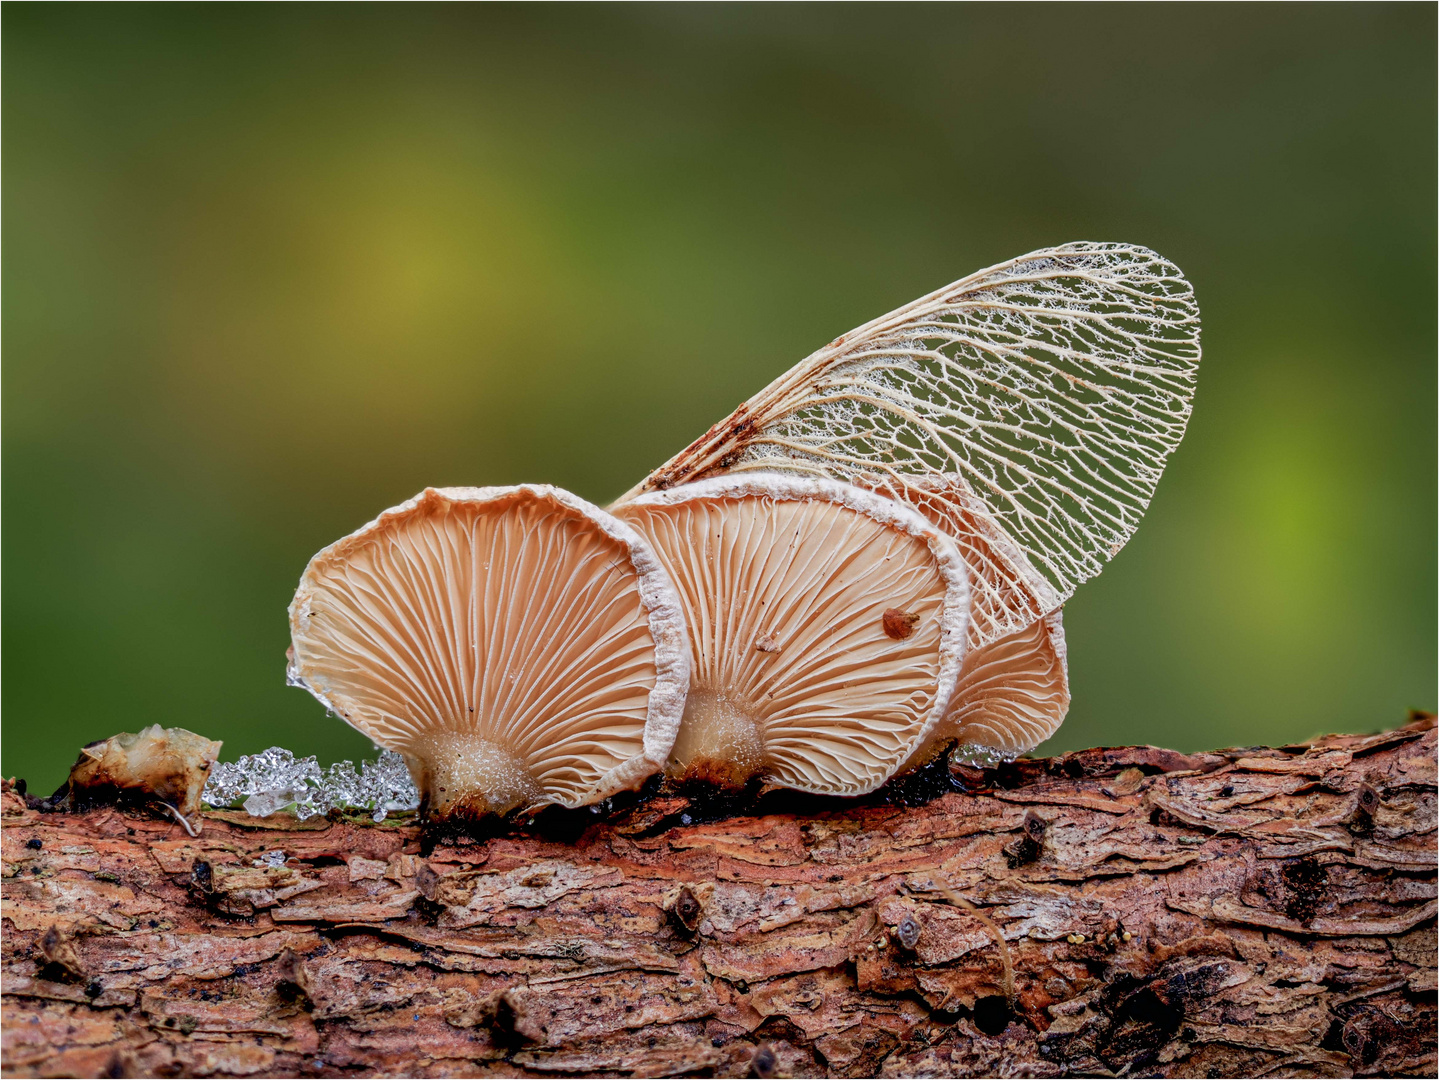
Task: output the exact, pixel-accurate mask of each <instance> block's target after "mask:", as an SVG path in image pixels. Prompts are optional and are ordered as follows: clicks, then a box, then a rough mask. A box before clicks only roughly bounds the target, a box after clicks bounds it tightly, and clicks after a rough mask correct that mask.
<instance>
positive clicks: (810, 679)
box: [616, 474, 969, 795]
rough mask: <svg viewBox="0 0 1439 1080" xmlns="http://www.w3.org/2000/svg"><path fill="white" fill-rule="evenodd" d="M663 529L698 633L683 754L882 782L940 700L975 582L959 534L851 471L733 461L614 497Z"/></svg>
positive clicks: (944, 700) (644, 523) (663, 544)
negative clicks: (835, 475)
mask: <svg viewBox="0 0 1439 1080" xmlns="http://www.w3.org/2000/svg"><path fill="white" fill-rule="evenodd" d="M616 514H617V515H619V516H620V517H622V518H623V519H624V520H626V521H628V522H629V523H631V524H632V525H634V527H635V529H636V530H638V531H639V532H640V533H641V534H642V535H644V536H645V537H646V538H647V539H648V540H649V541H650V542H651V543H652V544H653V545H654V547H655V550H656V552H657V553H658V555H659V557H660V560H661V561H662V562H663V563H664V565H665V567H666V569H667V570H668V571H669V573H670V577H671V578H672V580H673V581H674V583H675V587H676V589H677V590H678V591H679V594H680V597H681V600H682V602H683V604H684V608H685V613H686V615H687V617H688V621H689V630H690V640H691V642H692V646H693V649H694V656H693V663H692V671H693V675H692V680H691V686H690V696H689V703H688V706H687V707H686V710H685V715H684V722H683V723H682V724H681V726H680V734H679V738H678V739H677V740H676V743H675V750H674V754H673V763H672V766H671V770H672V771H673V772H676V773H678V774H679V775H681V776H684V777H687V778H691V779H704V780H709V781H711V782H715V783H719V784H721V785H724V786H730V787H735V786H741V785H743V784H744V783H745V782H746V781H747V780H749V779H750V778H752V777H754V776H756V775H763V776H766V777H768V778H770V779H772V780H775V781H777V782H779V783H781V784H784V785H786V786H788V787H793V788H798V789H800V790H803V791H812V792H818V793H823V794H836V795H858V794H863V793H864V792H866V791H872V790H873V789H874V788H876V787H878V786H879V785H880V784H882V783H884V781H885V780H887V779H888V778H889V776H890V775H891V774H892V773H893V772H894V770H895V768H896V767H897V766H898V765H899V764H900V763H901V762H903V761H904V760H905V759H906V758H907V757H908V756H909V755H910V754H911V753H912V752H913V750H914V748H915V747H916V746H918V745H919V744H920V742H921V741H922V740H923V739H924V737H925V736H926V735H927V734H928V732H929V729H930V728H931V727H933V726H934V725H935V724H936V723H937V722H938V721H939V719H940V717H941V716H942V715H943V714H944V710H945V708H946V707H947V705H948V703H949V699H950V695H951V693H952V690H953V687H954V683H955V680H956V679H957V678H958V675H959V669H960V665H961V663H962V661H963V658H964V651H965V636H966V630H967V627H968V611H969V588H968V583H967V579H966V575H965V569H964V564H963V562H962V561H961V559H960V558H959V553H958V551H957V550H956V548H955V546H954V543H953V542H952V541H951V540H949V539H948V538H947V537H945V536H944V535H943V534H941V533H940V532H939V531H938V530H936V529H935V528H934V527H933V526H931V525H930V524H929V523H928V522H926V521H925V520H924V518H923V517H921V516H920V515H919V514H918V513H916V512H915V511H913V510H911V509H909V508H908V507H905V506H903V505H901V504H899V503H897V502H895V501H893V500H891V499H886V498H884V497H882V496H879V495H875V494H873V493H872V492H868V491H864V490H862V489H860V488H857V487H853V486H851V485H849V484H841V483H837V482H834V481H829V480H815V479H807V478H802V477H793V476H781V475H777V474H746V475H744V476H738V477H720V478H717V479H714V480H703V481H699V482H698V483H694V484H688V485H684V486H682V487H677V488H672V489H670V490H668V491H662V492H654V493H650V494H646V495H642V496H640V497H638V498H636V499H634V500H632V501H630V502H628V503H626V504H624V505H623V506H621V507H619V508H618V509H617V510H616Z"/></svg>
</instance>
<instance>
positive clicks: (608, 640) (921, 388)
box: [291, 243, 1200, 818]
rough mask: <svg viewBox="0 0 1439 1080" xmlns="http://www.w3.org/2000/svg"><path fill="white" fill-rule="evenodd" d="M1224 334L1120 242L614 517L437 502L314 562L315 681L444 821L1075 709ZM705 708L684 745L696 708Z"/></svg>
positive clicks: (1026, 268) (1056, 252)
mask: <svg viewBox="0 0 1439 1080" xmlns="http://www.w3.org/2000/svg"><path fill="white" fill-rule="evenodd" d="M1199 357H1200V349H1199V310H1198V307H1197V306H1196V304H1195V301H1194V294H1193V290H1192V288H1191V287H1190V285H1189V283H1188V282H1187V281H1186V280H1185V279H1184V276H1183V275H1182V274H1181V273H1180V271H1179V270H1178V268H1177V267H1175V266H1174V265H1173V264H1172V263H1170V262H1168V261H1167V260H1165V259H1164V258H1162V257H1161V256H1159V255H1157V254H1155V253H1154V252H1152V251H1150V250H1148V249H1146V248H1142V247H1135V246H1131V245H1125V244H1097V243H1074V244H1066V245H1063V246H1061V247H1057V248H1048V249H1045V250H1042V251H1037V252H1033V253H1031V254H1029V255H1024V256H1021V257H1019V258H1016V259H1011V260H1009V261H1008V262H1004V263H1001V264H999V265H997V266H993V267H990V268H989V269H987V270H982V271H979V272H978V273H975V274H972V275H970V276H969V277H967V278H964V279H962V280H960V281H958V282H955V283H954V284H952V285H949V286H946V287H945V288H943V289H939V290H937V291H936V292H934V293H931V294H929V295H928V296H925V297H921V298H920V299H919V300H916V301H914V302H913V303H911V304H908V305H906V306H904V307H902V308H899V309H898V310H896V311H894V312H891V313H890V314H888V315H885V316H883V317H881V318H878V319H875V320H873V321H872V322H869V323H866V324H865V325H864V326H861V327H859V328H858V329H856V330H854V331H852V332H851V333H849V334H846V335H844V336H843V337H840V338H838V339H836V340H835V341H833V342H831V343H830V344H829V345H827V346H825V347H824V348H822V349H820V350H819V351H818V352H816V353H814V354H813V355H811V356H810V357H808V358H807V359H805V360H803V361H802V362H801V363H799V364H798V365H796V366H795V367H794V368H793V369H791V370H790V371H789V372H787V373H786V374H784V375H782V376H780V377H779V378H778V379H776V380H775V381H774V382H773V383H771V384H770V386H768V387H766V388H765V389H764V390H762V391H761V392H760V393H759V394H757V395H755V396H754V397H753V398H751V399H750V400H749V401H747V402H745V403H744V404H742V405H741V406H740V407H739V408H738V409H736V410H735V411H734V412H733V413H732V414H731V415H730V416H729V417H727V418H726V419H725V420H723V421H721V422H720V423H718V424H715V425H714V426H713V427H712V428H711V429H710V430H709V431H708V432H706V433H705V434H704V435H703V436H701V437H700V438H699V439H697V440H696V441H695V442H694V443H693V444H691V445H690V446H689V447H687V448H686V449H685V450H683V451H681V452H680V453H679V454H677V455H676V456H675V457H674V458H672V459H671V460H670V461H668V462H667V463H666V464H664V465H663V466H661V467H660V468H658V469H656V470H655V471H654V472H652V473H651V474H650V475H649V476H648V477H647V478H646V479H645V480H644V481H643V482H642V483H641V484H639V485H637V486H636V487H635V488H634V489H632V490H631V491H630V492H629V493H627V494H626V495H625V496H623V497H622V498H620V499H619V500H617V501H616V503H615V504H614V505H613V506H611V507H610V508H609V512H606V511H604V510H600V509H599V508H597V507H595V506H592V505H590V504H589V503H587V502H585V501H584V500H582V499H579V498H577V497H575V496H573V495H569V494H568V493H565V492H562V491H559V490H558V489H555V488H551V487H543V486H528V485H526V486H521V487H516V488H459V489H449V488H446V489H427V490H426V491H425V492H424V493H422V494H421V495H419V496H417V497H416V498H415V499H412V500H410V502H408V503H405V504H404V505H402V506H400V507H396V508H395V509H393V510H390V511H387V512H386V513H385V514H382V515H381V516H380V517H379V518H378V519H376V520H375V521H374V522H372V523H370V524H369V525H367V526H365V527H364V528H363V529H361V530H359V531H358V532H356V533H354V534H352V535H351V536H349V537H347V538H345V539H344V540H341V541H339V542H338V543H336V544H333V545H331V546H330V547H328V548H326V549H325V550H324V551H322V552H320V554H318V555H316V556H315V558H314V559H313V560H312V561H311V563H310V566H309V567H308V568H307V570H306V572H305V575H304V577H303V578H302V580H301V585H300V590H299V592H298V593H297V595H296V598H295V601H294V603H293V604H292V605H291V628H292V636H293V660H292V664H291V678H292V681H294V682H296V683H298V684H300V685H303V686H305V687H306V688H307V689H309V690H310V691H311V692H312V693H313V694H315V696H316V697H317V698H319V699H320V700H321V701H322V702H323V703H324V704H325V705H326V706H327V707H328V708H330V709H331V710H332V711H334V712H336V713H338V714H339V715H340V716H342V717H343V718H344V719H346V720H347V721H349V722H350V723H351V724H353V725H354V726H356V727H357V728H359V729H360V730H361V731H363V732H365V733H366V734H368V735H369V736H370V737H371V738H372V739H374V740H375V742H376V743H378V744H379V745H381V746H385V747H388V748H392V749H394V750H397V751H399V752H400V753H402V754H404V755H405V759H406V761H407V763H408V764H409V767H410V770H411V772H412V774H413V776H414V779H415V782H416V784H417V785H418V787H419V789H420V792H421V793H422V795H423V797H424V799H425V806H426V809H427V811H428V813H429V815H430V816H431V817H440V818H443V817H446V816H450V817H453V816H475V815H480V814H486V813H504V812H510V811H514V810H526V809H533V808H536V807H538V806H541V805H544V804H546V803H559V804H562V805H564V806H570V807H574V806H581V805H586V804H591V803H594V802H597V801H599V800H602V799H604V798H606V797H607V796H609V795H612V794H614V793H616V792H618V791H620V790H622V789H625V788H634V787H636V786H637V785H639V784H640V783H642V782H643V781H644V780H645V778H646V777H648V776H650V775H653V774H654V773H655V772H658V771H660V770H662V769H668V770H669V772H670V773H671V775H672V776H674V777H676V778H688V779H700V780H706V781H709V782H711V783H715V784H719V785H721V786H723V787H737V786H742V785H744V784H745V783H747V782H749V781H750V780H753V779H757V778H764V779H767V780H768V781H770V782H771V783H775V784H779V785H782V786H790V787H794V788H799V789H802V790H806V791H812V792H823V793H828V794H861V793H864V792H867V791H871V790H873V789H874V788H875V787H877V786H879V785H880V784H882V783H883V782H884V781H885V780H887V779H888V778H889V777H891V776H893V775H894V774H895V773H896V772H900V771H904V770H908V769H912V768H915V767H917V766H918V765H921V764H924V763H925V762H926V761H928V760H931V759H933V758H934V757H935V756H936V755H938V754H939V753H940V752H942V751H943V750H944V748H945V747H947V746H949V745H951V744H957V745H958V747H959V751H958V752H959V753H960V754H963V755H965V756H969V757H971V758H979V759H983V758H985V757H1000V758H1012V757H1015V756H1017V755H1019V754H1021V753H1024V752H1026V751H1028V750H1031V749H1033V748H1034V747H1035V746H1036V745H1038V744H1039V743H1040V742H1041V741H1043V740H1044V739H1046V738H1048V737H1049V736H1050V735H1051V734H1053V732H1054V730H1055V729H1056V728H1057V727H1058V726H1059V724H1060V722H1061V721H1062V720H1063V718H1064V714H1065V712H1066V710H1067V709H1068V705H1069V687H1068V668H1067V661H1066V653H1065V644H1064V632H1063V627H1062V623H1061V617H1060V608H1061V606H1062V605H1063V603H1064V601H1065V600H1067V599H1068V598H1069V596H1070V595H1072V593H1073V592H1074V589H1075V587H1076V586H1077V585H1078V584H1080V583H1081V582H1082V581H1084V580H1086V579H1087V578H1090V577H1093V576H1094V575H1095V574H1097V573H1099V571H1100V570H1101V569H1102V568H1103V566H1104V564H1105V562H1106V561H1108V560H1109V559H1110V558H1112V557H1113V556H1114V555H1115V554H1116V553H1117V552H1118V551H1119V550H1120V548H1122V547H1123V546H1124V544H1125V542H1126V541H1127V540H1128V539H1129V537H1130V536H1131V535H1132V534H1133V532H1134V530H1135V528H1136V527H1137V525H1138V523H1139V520H1140V518H1141V517H1142V515H1143V513H1144V511H1145V509H1146V507H1147V506H1148V504H1149V501H1150V498H1151V497H1152V495H1153V493H1154V490H1155V487H1156V485H1157V484H1158V481H1159V478H1160V475H1161V474H1162V472H1163V470H1164V465H1165V463H1166V461H1167V459H1168V457H1169V455H1170V454H1171V453H1172V452H1173V450H1174V448H1175V447H1176V446H1177V445H1178V444H1179V441H1180V440H1181V438H1182V437H1183V434H1184V430H1185V426H1186V424H1187V422H1188V418H1189V414H1190V409H1191V405H1192V400H1193V395H1194V387H1195V382H1196V378H1197V374H1198V365H1199ZM682 717H683V723H682V722H681V718H682Z"/></svg>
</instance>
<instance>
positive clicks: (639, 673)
mask: <svg viewBox="0 0 1439 1080" xmlns="http://www.w3.org/2000/svg"><path fill="white" fill-rule="evenodd" d="M290 629H291V634H292V640H293V647H292V659H291V665H290V679H291V681H292V682H293V683H294V684H296V685H299V686H303V687H304V688H305V689H307V690H309V691H310V693H312V694H314V695H315V697H317V698H318V699H319V700H320V701H321V702H322V703H323V704H324V705H325V706H326V707H327V708H328V709H330V710H331V711H332V712H335V713H337V714H338V715H339V716H341V717H342V718H344V719H345V720H346V721H348V722H349V723H350V724H351V725H353V726H354V727H356V728H358V729H359V730H360V731H362V732H364V733H365V734H366V735H368V736H369V737H370V738H371V739H373V740H374V741H375V742H376V743H378V744H379V745H381V746H385V747H389V748H390V749H393V750H396V751H398V752H400V753H401V754H403V755H404V756H405V759H406V761H407V762H408V764H409V767H410V771H411V774H412V775H413V776H414V779H415V782H416V785H417V786H418V787H419V789H420V791H421V793H422V795H423V796H424V799H425V803H426V810H427V813H428V814H429V815H430V817H431V818H449V817H476V816H480V815H483V814H487V813H504V812H507V811H511V810H515V809H517V808H523V809H530V808H535V807H538V806H541V805H544V804H546V803H558V804H561V805H563V806H569V807H574V806H581V805H586V804H589V803H593V802H596V801H598V800H600V799H603V798H606V797H607V796H609V795H612V794H614V793H616V792H618V791H620V790H623V789H625V788H633V787H636V786H638V785H639V784H640V783H641V782H642V781H643V780H644V779H645V777H647V776H649V775H651V774H653V773H654V772H656V771H657V770H659V769H660V768H662V767H663V765H664V763H665V762H666V760H667V759H668V756H669V752H670V748H671V745H672V744H673V742H674V738H675V733H676V730H677V728H678V726H679V721H680V716H681V714H682V713H683V711H684V703H685V693H686V688H687V687H688V684H689V654H690V648H689V640H688V637H687V635H686V632H685V623H684V616H683V613H682V610H681V607H680V602H679V597H678V595H677V594H676V592H675V590H674V588H673V586H672V585H671V584H670V582H669V579H668V577H667V575H666V574H665V571H664V569H663V567H662V566H661V565H660V563H659V561H658V560H657V559H656V557H655V554H654V552H653V551H652V550H651V548H650V546H649V545H648V544H647V543H646V542H645V541H644V540H643V539H642V538H641V537H640V536H639V535H638V534H637V533H636V532H635V531H634V530H633V529H632V528H631V527H630V526H628V525H626V524H624V523H623V522H621V521H618V520H616V519H615V518H614V517H612V516H611V515H609V514H607V513H605V512H604V511H603V510H600V509H599V508H598V507H595V506H592V505H590V504H589V503H587V502H585V501H584V500H583V499H580V498H578V497H576V496H574V495H571V494H569V493H568V492H565V491H561V490H560V489H558V488H553V487H547V486H540V485H523V486H519V487H490V488H427V489H426V490H425V491H423V492H422V493H421V494H419V495H417V496H416V497H415V498H413V499H411V500H409V501H408V502H406V503H403V504H402V505H400V506H397V507H395V508H393V509H391V510H387V511H385V512H384V513H383V514H381V515H380V516H379V517H378V518H376V519H375V520H374V521H372V522H371V523H370V524H368V525H366V526H365V527H364V528H362V529H360V530H358V531H357V532H355V533H352V534H351V535H350V536H347V537H345V538H344V539H342V540H340V541H338V542H336V543H334V544H331V545H330V546H329V547H327V548H325V549H324V550H323V551H321V552H320V553H319V554H317V555H316V556H315V557H314V558H313V559H311V560H310V564H309V566H308V567H307V568H306V570H305V573H304V576H303V577H302V578H301V580H300V586H299V590H298V591H297V592H296V594H295V599H294V601H293V603H292V604H291V605H290Z"/></svg>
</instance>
